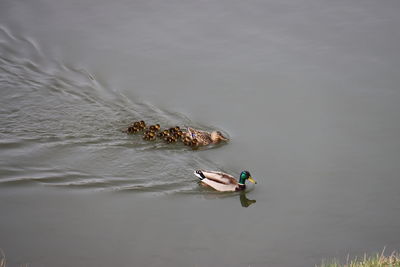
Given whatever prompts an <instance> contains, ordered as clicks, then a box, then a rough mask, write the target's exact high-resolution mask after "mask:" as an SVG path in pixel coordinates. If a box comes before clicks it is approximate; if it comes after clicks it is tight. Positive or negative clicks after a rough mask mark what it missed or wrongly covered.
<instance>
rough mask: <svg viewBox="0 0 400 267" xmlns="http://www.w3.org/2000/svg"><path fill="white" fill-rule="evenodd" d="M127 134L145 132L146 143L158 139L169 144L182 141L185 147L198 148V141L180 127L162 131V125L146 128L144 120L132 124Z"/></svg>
mask: <svg viewBox="0 0 400 267" xmlns="http://www.w3.org/2000/svg"><path fill="white" fill-rule="evenodd" d="M125 132H126V133H128V134H136V133H139V132H143V140H146V141H154V140H156V139H157V138H158V139H162V140H164V142H166V143H167V144H172V143H176V142H178V141H181V142H182V143H183V144H184V145H186V146H190V147H192V148H197V146H198V140H197V139H193V138H190V136H189V134H188V133H187V132H186V131H183V130H182V129H181V128H180V127H179V126H175V127H171V128H169V129H164V130H161V126H160V124H158V123H157V124H154V125H149V126H146V123H145V122H144V121H143V120H142V121H135V122H134V123H132V124H131V125H130V126H129V127H128V128H127V129H126V130H125Z"/></svg>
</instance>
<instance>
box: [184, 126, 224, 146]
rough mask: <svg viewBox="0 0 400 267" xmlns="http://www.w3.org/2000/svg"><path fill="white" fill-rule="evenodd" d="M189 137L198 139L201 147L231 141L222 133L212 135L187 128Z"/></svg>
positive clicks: (216, 132)
mask: <svg viewBox="0 0 400 267" xmlns="http://www.w3.org/2000/svg"><path fill="white" fill-rule="evenodd" d="M187 135H189V136H190V138H192V139H196V140H197V142H198V145H199V146H207V145H209V144H217V143H219V142H220V141H229V139H228V138H226V137H225V136H223V135H222V133H221V132H220V131H212V132H211V133H209V132H206V131H201V130H196V129H193V128H190V127H188V128H187Z"/></svg>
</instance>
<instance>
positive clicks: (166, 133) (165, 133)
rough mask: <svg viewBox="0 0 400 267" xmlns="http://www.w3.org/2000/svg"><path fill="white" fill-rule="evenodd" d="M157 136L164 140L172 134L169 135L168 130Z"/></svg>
mask: <svg viewBox="0 0 400 267" xmlns="http://www.w3.org/2000/svg"><path fill="white" fill-rule="evenodd" d="M157 136H158V137H160V138H164V137H167V136H170V133H169V131H168V130H163V131H162V132H160V133H159V134H158V135H157Z"/></svg>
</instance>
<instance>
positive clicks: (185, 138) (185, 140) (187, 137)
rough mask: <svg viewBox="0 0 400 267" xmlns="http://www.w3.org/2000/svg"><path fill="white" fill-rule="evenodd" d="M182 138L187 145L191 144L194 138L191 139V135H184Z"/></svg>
mask: <svg viewBox="0 0 400 267" xmlns="http://www.w3.org/2000/svg"><path fill="white" fill-rule="evenodd" d="M181 140H182V143H183V144H184V145H185V146H190V144H191V143H192V139H190V137H189V136H185V137H182V138H181Z"/></svg>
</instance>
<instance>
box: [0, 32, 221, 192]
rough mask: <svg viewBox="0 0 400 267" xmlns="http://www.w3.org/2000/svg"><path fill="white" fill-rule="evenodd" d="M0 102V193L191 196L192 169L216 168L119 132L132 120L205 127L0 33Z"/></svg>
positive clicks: (180, 149)
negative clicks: (22, 189)
mask: <svg viewBox="0 0 400 267" xmlns="http://www.w3.org/2000/svg"><path fill="white" fill-rule="evenodd" d="M0 96H1V98H0V169H1V171H0V186H6V185H9V186H16V185H18V186H26V185H30V184H41V185H48V186H56V187H65V188H69V189H72V188H79V189H87V190H111V191H134V192H162V193H171V192H182V191H189V192H191V191H193V192H196V190H197V189H196V188H197V184H196V183H194V182H193V181H194V180H195V178H194V177H193V176H192V171H193V169H196V168H218V166H216V165H215V164H214V163H212V162H207V160H205V159H203V158H201V157H200V154H199V153H196V152H193V151H191V150H190V149H188V148H186V147H184V146H183V145H181V146H180V145H168V144H164V143H161V142H147V141H144V140H142V139H141V138H140V137H139V136H128V135H126V134H124V133H122V131H121V130H122V129H123V128H124V127H126V125H128V124H129V123H131V122H132V121H133V120H138V119H143V120H145V121H148V122H154V123H155V122H159V123H161V124H162V125H163V126H164V125H166V126H168V125H170V126H173V125H190V126H194V127H199V128H203V129H210V128H211V127H208V126H205V125H199V124H197V123H195V122H193V121H191V120H190V119H189V118H187V117H186V116H184V115H183V114H179V113H175V112H171V111H168V110H163V109H160V108H158V107H156V106H154V105H152V104H150V103H144V102H142V101H138V100H133V99H130V98H128V97H126V96H125V95H123V94H121V93H119V92H118V91H115V90H111V89H110V88H108V87H107V86H105V85H103V84H102V83H101V82H99V81H98V80H97V79H96V75H94V74H92V73H90V71H88V70H87V69H85V68H83V67H76V66H68V65H66V64H63V63H62V62H60V61H57V60H56V59H54V58H51V57H48V56H46V55H45V54H44V53H43V52H42V50H41V48H40V46H39V45H38V43H37V42H36V41H35V40H34V39H33V38H30V37H19V36H17V35H16V34H14V33H12V32H11V31H10V30H8V29H7V27H5V26H2V25H0Z"/></svg>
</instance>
